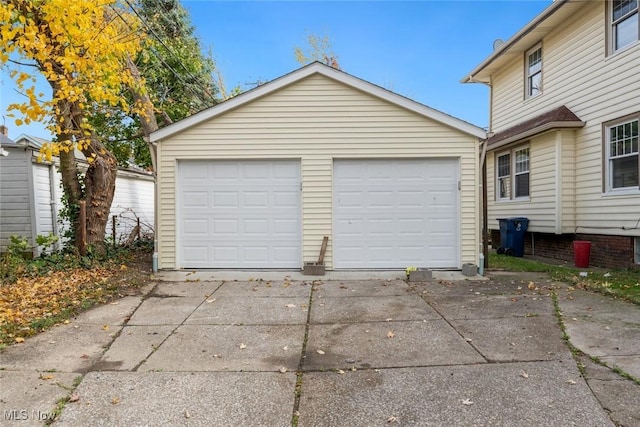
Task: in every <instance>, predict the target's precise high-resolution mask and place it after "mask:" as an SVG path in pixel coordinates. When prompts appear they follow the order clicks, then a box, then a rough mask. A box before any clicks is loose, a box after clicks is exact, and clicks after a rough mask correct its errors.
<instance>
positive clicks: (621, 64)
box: [487, 2, 640, 236]
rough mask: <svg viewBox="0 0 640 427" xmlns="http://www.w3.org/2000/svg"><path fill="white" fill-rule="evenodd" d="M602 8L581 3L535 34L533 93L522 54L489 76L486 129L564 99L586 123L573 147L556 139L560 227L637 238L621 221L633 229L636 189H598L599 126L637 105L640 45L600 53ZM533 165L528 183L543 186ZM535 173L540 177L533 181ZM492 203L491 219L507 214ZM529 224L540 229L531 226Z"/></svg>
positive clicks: (638, 212)
mask: <svg viewBox="0 0 640 427" xmlns="http://www.w3.org/2000/svg"><path fill="white" fill-rule="evenodd" d="M605 6H606V3H605V2H585V3H584V7H582V8H581V9H580V10H579V11H578V12H577V13H575V14H574V15H573V16H572V17H571V18H570V19H569V20H567V21H566V22H565V23H564V24H563V25H562V26H560V27H557V28H555V29H554V30H552V31H551V32H550V33H549V34H548V35H547V36H546V37H545V38H544V39H543V40H541V41H542V57H543V64H544V65H543V93H542V94H541V95H540V96H536V97H534V98H531V99H527V100H525V98H524V87H525V86H524V85H525V81H524V54H523V55H522V56H520V57H518V58H517V59H515V60H513V61H511V62H510V63H509V64H508V65H507V66H505V67H504V68H502V69H501V70H500V71H499V72H497V73H495V74H494V75H493V76H492V84H493V105H492V110H493V111H492V118H493V122H492V128H491V130H492V131H493V132H496V133H497V132H500V131H502V130H505V129H507V128H510V127H512V126H514V125H516V124H518V123H521V122H523V121H525V120H527V119H530V118H532V117H535V116H537V115H539V114H541V113H543V112H546V111H549V110H551V109H553V108H556V107H558V106H560V105H566V106H567V107H568V108H569V109H570V110H571V111H573V112H574V113H575V114H576V115H577V116H578V117H579V118H580V119H581V120H582V121H583V122H586V125H585V127H584V128H581V129H577V130H575V131H573V132H574V133H573V137H574V138H575V144H573V148H572V146H571V144H566V143H564V142H563V144H562V150H561V152H562V165H563V170H562V171H560V176H561V178H562V179H561V185H562V222H561V225H560V226H559V227H560V229H561V230H562V232H565V233H573V232H575V231H576V230H577V231H578V232H596V233H599V234H615V235H636V236H637V235H640V230H623V229H622V227H626V228H633V227H634V226H635V225H636V222H637V221H638V219H640V191H638V192H637V194H627V195H610V194H607V193H603V179H604V177H603V173H605V171H604V170H603V165H604V162H606V159H605V158H604V157H603V156H604V153H603V141H602V138H603V133H602V129H603V128H602V124H603V123H605V122H608V121H611V120H615V119H617V118H620V117H624V116H626V115H628V114H631V113H634V112H638V111H640V104H638V99H640V72H639V70H638V64H640V43H638V42H636V43H634V44H633V45H632V46H630V47H629V48H626V49H624V50H622V51H620V52H617V53H616V54H614V55H611V56H607V54H606V31H607V28H608V27H607V26H608V23H607V18H606V16H605ZM532 46H533V45H532ZM564 140H566V138H565V137H564V136H563V141H564ZM534 150H536V151H537V150H538V147H536V145H535V144H532V153H533V151H534ZM532 156H533V154H532ZM533 161H534V160H533V159H532V162H533ZM540 162H548V164H541V163H540ZM535 163H536V165H537V166H536V168H537V169H539V170H544V171H550V170H551V169H554V170H555V168H556V166H557V165H555V158H554V157H550V156H539V155H537V156H536V160H535ZM487 166H488V169H489V170H490V174H493V170H492V169H493V168H494V167H495V164H494V163H488V164H487ZM533 167H534V166H533V165H532V175H531V180H532V181H531V183H532V189H533V187H534V186H535V187H536V188H539V189H540V190H542V189H543V188H544V187H545V186H546V185H548V182H549V179H548V178H547V174H548V172H545V174H543V175H544V178H540V177H539V176H538V175H535V176H534V174H533ZM567 171H574V172H573V173H574V174H575V175H574V176H569V177H567V176H566V173H567ZM538 179H543V182H542V183H539V182H538V181H537V180H538ZM493 181H495V180H493ZM489 182H492V181H489ZM490 200H495V198H493V199H490ZM534 201H536V202H537V201H538V199H535V200H534V198H533V192H532V203H531V205H532V207H533V202H534ZM490 203H491V202H490ZM545 203H546V202H545ZM495 209H496V208H495V207H493V208H492V210H491V212H492V215H491V216H490V219H492V218H493V217H495V216H496V215H500V216H506V215H507V214H510V213H512V212H513V210H512V209H511V207H507V205H505V206H504V207H501V208H500V210H499V211H496V210H495ZM536 216H537V214H536ZM541 220H542V218H541ZM545 224H547V223H546V220H545ZM532 227H533V229H534V230H535V231H541V230H537V228H536V226H535V225H534V224H532ZM546 227H547V225H545V229H546ZM576 227H577V229H576ZM590 228H591V229H590ZM553 229H554V230H555V229H556V228H555V227H554V228H553Z"/></svg>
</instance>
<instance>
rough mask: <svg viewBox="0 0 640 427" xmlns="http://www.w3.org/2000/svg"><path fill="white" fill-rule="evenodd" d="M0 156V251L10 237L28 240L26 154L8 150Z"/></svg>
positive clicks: (28, 200) (20, 150)
mask: <svg viewBox="0 0 640 427" xmlns="http://www.w3.org/2000/svg"><path fill="white" fill-rule="evenodd" d="M3 148H5V149H7V151H9V155H8V156H6V157H0V201H1V203H0V250H4V249H5V248H6V247H7V245H8V244H9V242H10V240H9V238H10V237H11V236H12V235H14V234H15V235H18V236H22V237H26V238H27V239H29V240H31V238H32V235H33V232H32V227H31V204H30V197H29V176H28V172H27V171H28V163H27V162H28V161H29V158H28V155H27V153H26V152H25V150H24V149H11V148H9V147H3Z"/></svg>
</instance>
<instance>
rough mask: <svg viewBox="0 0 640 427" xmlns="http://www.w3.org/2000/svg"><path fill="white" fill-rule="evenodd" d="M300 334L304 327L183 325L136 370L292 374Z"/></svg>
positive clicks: (298, 350) (302, 335) (296, 363)
mask: <svg viewBox="0 0 640 427" xmlns="http://www.w3.org/2000/svg"><path fill="white" fill-rule="evenodd" d="M304 331H305V327H304V325H273V326H265V325H252V326H236V325H225V326H221V325H206V326H202V325H184V326H180V327H179V328H178V329H177V330H176V331H175V332H174V333H173V334H172V335H171V336H170V337H169V338H168V339H167V340H166V341H165V342H164V343H163V344H162V345H161V346H160V347H159V348H158V349H157V350H156V351H155V352H154V353H153V354H152V355H151V356H150V357H149V358H148V359H147V360H146V361H145V362H144V363H143V364H142V365H141V366H140V368H139V370H140V371H145V372H146V371H196V372H197V371H271V372H277V371H278V370H279V369H280V368H282V367H284V368H286V369H287V370H288V371H295V370H296V369H297V367H298V363H299V361H300V354H301V352H302V343H303V341H304ZM185 355H188V356H185Z"/></svg>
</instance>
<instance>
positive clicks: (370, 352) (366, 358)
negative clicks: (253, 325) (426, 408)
mask: <svg viewBox="0 0 640 427" xmlns="http://www.w3.org/2000/svg"><path fill="white" fill-rule="evenodd" d="M319 351H320V352H322V353H320V352H319ZM484 362H485V360H484V359H483V358H482V356H481V355H480V354H478V352H476V351H475V350H474V349H473V348H472V347H471V346H469V344H468V343H467V342H465V340H464V339H462V337H460V335H459V334H458V333H457V332H456V331H455V330H454V329H453V328H451V327H450V326H449V325H448V324H447V323H446V322H445V321H444V320H427V321H419V322H380V323H358V324H331V325H311V326H310V327H309V337H308V340H307V354H306V357H305V360H304V365H303V369H304V370H305V371H309V370H323V369H343V370H345V369H350V368H352V367H356V368H382V367H401V366H431V365H448V364H464V363H484Z"/></svg>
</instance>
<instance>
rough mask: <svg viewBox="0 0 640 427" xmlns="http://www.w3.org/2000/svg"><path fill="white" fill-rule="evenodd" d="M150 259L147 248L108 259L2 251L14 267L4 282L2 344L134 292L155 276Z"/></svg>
mask: <svg viewBox="0 0 640 427" xmlns="http://www.w3.org/2000/svg"><path fill="white" fill-rule="evenodd" d="M150 261H151V253H150V252H149V251H148V249H147V248H135V249H131V250H127V251H119V252H118V253H117V254H115V255H113V256H112V257H111V258H109V259H106V260H96V259H88V258H86V257H85V258H79V257H74V256H73V255H69V254H65V255H61V254H55V255H54V256H53V257H52V258H38V259H36V260H24V259H16V258H15V257H14V258H11V255H10V254H5V255H3V260H2V263H3V266H7V265H11V266H12V267H14V268H13V269H12V270H11V275H10V276H9V275H5V276H4V277H2V281H1V282H0V349H2V348H4V347H6V346H7V345H10V344H14V343H20V342H23V341H24V339H25V338H26V337H29V336H32V335H35V334H37V333H39V332H41V331H44V330H47V329H49V328H50V327H52V326H54V325H57V324H60V323H65V322H68V319H70V318H72V317H74V316H76V315H77V314H79V313H80V312H82V311H85V310H87V309H89V308H91V307H94V306H96V305H99V304H104V303H106V302H108V301H111V300H113V299H114V298H119V297H121V296H124V295H128V294H132V293H136V292H137V288H139V287H140V286H142V285H144V284H146V283H149V282H150V281H151V273H150V271H149V270H150V264H151V262H150ZM47 266H49V268H47ZM5 272H6V270H5Z"/></svg>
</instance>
